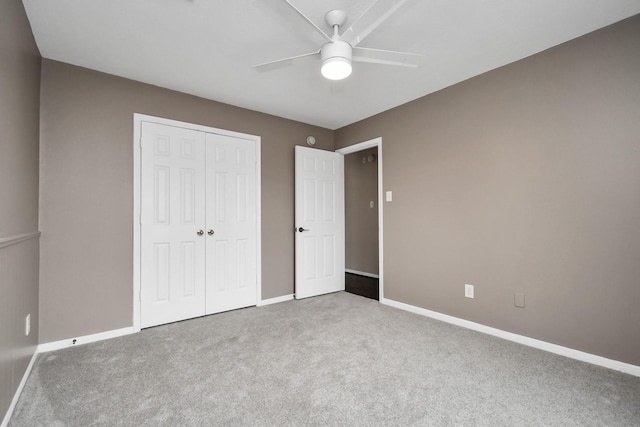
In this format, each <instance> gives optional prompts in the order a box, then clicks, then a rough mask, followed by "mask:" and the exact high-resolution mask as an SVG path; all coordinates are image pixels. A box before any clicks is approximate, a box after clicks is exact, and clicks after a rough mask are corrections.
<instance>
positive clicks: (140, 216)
mask: <svg viewBox="0 0 640 427" xmlns="http://www.w3.org/2000/svg"><path fill="white" fill-rule="evenodd" d="M138 224H140V225H142V214H140V215H138Z"/></svg>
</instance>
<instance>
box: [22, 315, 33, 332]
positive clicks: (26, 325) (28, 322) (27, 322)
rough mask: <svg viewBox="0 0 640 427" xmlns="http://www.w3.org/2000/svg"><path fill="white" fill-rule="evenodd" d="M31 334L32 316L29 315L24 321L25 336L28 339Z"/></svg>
mask: <svg viewBox="0 0 640 427" xmlns="http://www.w3.org/2000/svg"><path fill="white" fill-rule="evenodd" d="M30 333H31V314H27V317H25V319H24V335H25V336H26V337H28V336H29V334H30Z"/></svg>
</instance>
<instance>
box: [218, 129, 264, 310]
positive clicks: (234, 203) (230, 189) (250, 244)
mask: <svg viewBox="0 0 640 427" xmlns="http://www.w3.org/2000/svg"><path fill="white" fill-rule="evenodd" d="M206 151H207V189H208V190H207V202H206V205H207V209H206V212H207V227H208V229H209V230H211V231H212V232H213V234H212V235H209V236H208V238H207V286H206V289H207V304H206V311H207V313H208V314H209V313H218V312H221V311H226V310H232V309H236V308H241V307H247V306H251V305H255V304H256V286H257V276H256V274H257V273H256V261H257V234H256V233H257V216H256V210H257V207H256V191H257V189H256V184H255V182H256V160H257V159H256V144H255V142H254V141H248V140H244V139H240V138H234V137H229V136H222V135H216V134H207V140H206Z"/></svg>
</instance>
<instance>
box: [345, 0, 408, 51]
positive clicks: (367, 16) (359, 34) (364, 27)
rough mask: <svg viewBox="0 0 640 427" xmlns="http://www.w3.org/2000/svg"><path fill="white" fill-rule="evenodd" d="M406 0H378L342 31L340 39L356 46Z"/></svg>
mask: <svg viewBox="0 0 640 427" xmlns="http://www.w3.org/2000/svg"><path fill="white" fill-rule="evenodd" d="M406 1H407V0H378V1H377V2H375V3H374V4H372V5H371V7H370V8H369V9H367V11H366V12H365V13H363V14H362V16H360V18H358V20H357V21H356V22H354V23H353V25H351V26H350V27H349V28H347V29H346V30H345V31H344V33H342V35H341V36H340V37H341V39H342V40H343V41H345V42H347V43H349V44H350V45H351V46H353V47H355V46H357V45H358V44H359V43H360V42H361V41H362V40H364V38H365V37H367V36H368V35H369V33H371V32H372V31H373V30H375V29H376V28H377V27H378V25H380V24H382V23H383V22H384V21H385V20H386V19H387V18H388V17H389V16H391V14H392V13H393V12H395V11H396V10H398V9H399V8H400V6H402V5H403V4H404V3H405V2H406Z"/></svg>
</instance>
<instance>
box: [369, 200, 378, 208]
mask: <svg viewBox="0 0 640 427" xmlns="http://www.w3.org/2000/svg"><path fill="white" fill-rule="evenodd" d="M375 205H376V204H375V202H374V201H373V200H371V201H370V202H369V207H370V208H372V207H374V206H375Z"/></svg>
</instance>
